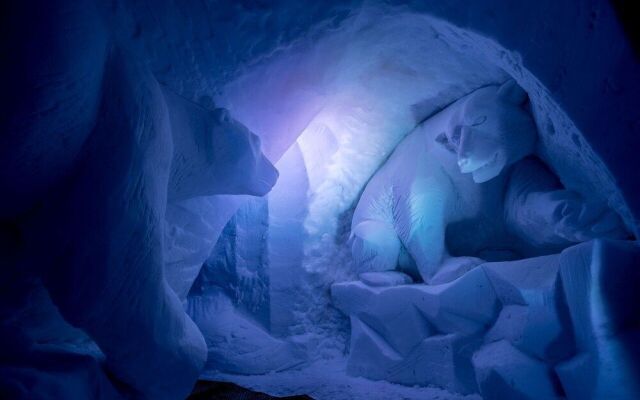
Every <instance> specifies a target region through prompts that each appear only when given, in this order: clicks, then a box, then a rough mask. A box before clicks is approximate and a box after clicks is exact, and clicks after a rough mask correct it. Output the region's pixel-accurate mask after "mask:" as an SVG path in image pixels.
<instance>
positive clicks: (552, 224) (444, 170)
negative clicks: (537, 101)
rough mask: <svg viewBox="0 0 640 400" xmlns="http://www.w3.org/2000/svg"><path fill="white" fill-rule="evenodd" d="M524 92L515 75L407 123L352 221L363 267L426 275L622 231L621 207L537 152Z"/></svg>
mask: <svg viewBox="0 0 640 400" xmlns="http://www.w3.org/2000/svg"><path fill="white" fill-rule="evenodd" d="M526 102H527V94H526V92H525V91H524V90H523V89H522V88H520V87H519V86H518V85H517V84H516V83H515V82H514V81H513V80H510V81H507V82H506V83H504V84H503V85H501V86H487V87H483V88H481V89H478V90H476V91H475V92H473V93H471V94H469V95H467V96H465V97H463V98H461V99H459V100H458V101H456V102H455V103H453V104H451V105H450V106H448V107H447V108H446V109H444V110H443V111H441V112H439V113H438V114H436V115H435V116H433V117H431V118H429V119H428V120H426V121H425V122H423V123H422V124H420V125H419V126H418V127H417V128H416V129H415V130H414V131H413V132H411V133H410V134H409V135H408V136H407V137H406V138H405V139H404V140H403V141H402V142H401V143H400V144H399V145H398V147H397V148H396V149H395V151H394V152H393V154H392V155H391V156H390V158H389V159H388V160H387V161H386V162H385V164H384V165H383V166H382V167H381V168H380V169H379V170H378V172H376V174H375V175H374V176H373V177H372V178H371V180H370V181H369V183H368V184H367V186H366V188H365V190H364V192H363V193H362V196H361V198H360V200H359V202H358V204H357V206H356V209H355V212H354V216H353V221H352V253H353V256H354V259H355V262H356V264H358V265H359V268H360V270H361V271H388V270H394V269H396V268H398V269H400V270H404V271H406V272H408V273H409V274H410V275H413V276H414V277H417V275H418V273H419V275H420V276H421V278H422V279H423V280H424V281H425V282H427V283H432V284H437V283H444V282H447V281H450V280H452V279H455V278H457V277H458V276H460V275H462V274H463V273H464V272H466V271H468V270H469V269H471V268H473V267H474V266H476V265H478V264H479V263H480V262H482V261H483V260H488V261H497V260H507V259H515V258H520V257H530V256H535V255H542V254H548V253H552V252H557V251H559V250H560V249H562V248H564V247H567V246H569V245H570V244H571V243H576V242H580V241H584V240H587V239H590V238H594V237H621V236H624V230H623V228H622V224H621V221H620V219H619V218H618V216H617V215H615V214H614V213H613V212H611V211H609V210H608V209H606V208H605V207H603V206H602V205H598V204H591V203H589V202H587V201H585V200H584V199H582V198H581V197H580V196H579V195H578V194H576V193H574V192H571V191H568V190H564V189H563V187H562V185H561V184H560V182H559V180H558V179H557V177H556V176H555V175H554V174H553V173H551V172H550V171H549V169H548V168H547V167H546V166H545V165H544V164H543V163H542V162H541V161H540V160H539V159H537V158H536V157H534V156H533V154H534V152H535V145H536V138H537V133H536V128H535V124H534V121H533V119H532V117H531V115H530V114H529V113H528V112H527V110H526V109H525V105H526Z"/></svg>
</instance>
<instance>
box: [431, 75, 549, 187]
mask: <svg viewBox="0 0 640 400" xmlns="http://www.w3.org/2000/svg"><path fill="white" fill-rule="evenodd" d="M526 102H527V93H526V92H525V91H524V90H523V89H522V88H521V87H520V86H518V84H517V83H516V82H515V81H514V80H509V81H507V82H506V83H504V84H502V85H501V86H487V87H483V88H481V89H478V90H476V91H475V92H473V93H471V94H469V95H467V96H465V97H463V98H462V99H460V100H458V101H457V102H456V103H454V104H453V105H452V106H451V107H454V108H455V110H454V112H453V113H451V115H452V117H451V118H450V120H449V124H448V127H447V129H446V130H445V132H442V133H441V134H439V135H438V136H437V137H436V142H438V143H440V144H441V145H443V146H445V148H447V150H449V151H450V152H452V153H455V154H456V156H457V162H458V167H459V169H460V172H461V173H463V174H469V173H470V174H471V175H472V176H473V180H474V182H476V183H482V182H486V181H489V180H491V179H493V178H495V177H496V176H498V175H500V173H501V172H502V171H503V170H504V169H505V168H506V167H508V166H510V165H512V164H514V163H515V162H517V161H519V160H521V159H522V158H524V157H526V156H527V155H530V154H532V153H533V152H534V150H535V142H536V138H537V134H536V127H535V123H534V121H533V118H532V117H531V115H530V113H529V112H528V111H527V110H526V109H525V108H524V105H525V103H526Z"/></svg>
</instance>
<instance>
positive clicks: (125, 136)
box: [28, 46, 277, 399]
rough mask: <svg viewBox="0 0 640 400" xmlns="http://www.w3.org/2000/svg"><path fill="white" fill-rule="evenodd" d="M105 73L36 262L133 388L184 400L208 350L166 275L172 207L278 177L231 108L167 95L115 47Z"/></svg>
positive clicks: (36, 227)
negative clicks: (92, 117) (90, 120)
mask: <svg viewBox="0 0 640 400" xmlns="http://www.w3.org/2000/svg"><path fill="white" fill-rule="evenodd" d="M104 71H105V72H104V76H103V80H102V90H101V95H100V101H99V107H98V111H97V117H96V120H95V124H94V128H93V129H92V130H91V132H89V134H88V135H87V137H88V138H87V141H86V143H85V144H84V146H83V148H82V151H81V152H80V154H79V156H78V159H77V162H76V165H75V167H74V169H73V172H72V174H71V175H70V176H69V178H68V179H66V180H65V181H64V182H63V183H62V184H60V185H59V186H58V187H56V188H55V190H53V191H52V192H51V195H50V196H49V197H48V199H47V201H46V202H45V203H44V205H43V207H42V210H41V211H40V212H39V213H38V214H36V215H34V216H33V217H32V218H31V221H29V223H28V225H29V227H28V232H29V234H30V235H32V236H31V237H30V238H29V239H30V240H32V241H33V243H34V247H37V248H39V249H40V251H41V253H42V255H43V256H44V257H46V259H44V260H38V261H41V262H35V261H34V260H30V261H31V262H30V264H37V265H46V267H44V268H43V269H42V272H41V273H42V275H43V281H44V283H45V286H46V288H47V290H48V292H49V293H50V294H51V298H52V300H53V302H54V303H55V305H56V306H57V308H58V309H59V310H60V313H61V314H62V316H63V317H64V318H65V320H67V321H68V322H70V323H71V324H73V325H74V326H76V327H78V328H81V329H83V330H84V331H85V332H86V333H87V334H88V335H89V336H90V337H91V339H93V340H94V341H95V342H96V343H97V344H98V345H99V347H100V349H101V350H102V352H103V353H104V354H105V356H106V366H107V368H108V370H109V373H110V375H111V376H114V377H116V378H117V379H118V380H119V381H120V382H122V383H124V384H126V385H127V386H128V388H127V389H126V390H133V391H136V392H139V393H141V394H142V395H143V396H144V397H145V398H156V399H165V398H166V399H174V398H184V397H185V396H187V395H188V393H189V392H190V391H191V389H192V387H193V384H194V382H195V380H196V379H197V377H198V375H199V374H200V372H201V369H202V368H203V366H204V363H205V360H206V355H207V353H206V344H205V342H204V339H203V337H202V334H201V333H200V331H199V330H198V328H197V327H196V326H195V324H194V323H193V321H192V320H191V319H189V317H188V316H187V315H186V313H185V311H184V309H183V306H182V303H181V302H180V301H179V299H178V298H177V296H176V294H175V293H174V292H173V291H172V290H171V288H170V287H169V285H168V283H167V281H166V278H165V276H164V273H163V268H164V260H163V255H164V249H163V236H164V234H165V232H164V225H165V223H164V218H165V210H166V205H167V201H168V199H171V198H172V197H173V198H189V197H194V196H199V195H207V194H211V193H221V194H234V193H247V194H264V193H266V192H268V191H269V190H270V189H271V186H272V185H273V184H274V183H275V179H276V178H277V172H276V170H275V168H274V167H273V166H272V165H271V163H269V161H268V160H267V159H266V158H265V157H264V155H263V154H262V152H261V150H260V141H259V140H257V137H256V136H255V135H254V134H253V133H251V132H250V131H249V130H247V129H246V128H244V127H243V126H242V125H241V124H239V123H238V122H236V121H234V120H233V119H232V118H230V117H229V116H228V114H227V113H226V111H224V110H220V109H217V110H206V109H204V108H202V107H200V106H197V105H195V104H193V103H190V102H188V101H187V100H185V99H182V98H179V97H178V96H175V95H173V94H170V93H168V92H167V91H166V89H164V88H162V87H161V86H160V85H159V84H158V82H157V81H156V80H155V78H154V77H153V75H152V74H151V73H150V72H149V71H148V70H147V69H146V68H145V67H144V65H141V63H138V62H136V60H135V57H133V56H131V55H130V54H128V53H127V52H126V51H125V50H122V49H120V48H118V47H117V46H114V48H113V49H112V50H111V51H110V52H109V54H108V56H107V59H106V61H105V65H104ZM34 257H42V256H39V255H36V256H34ZM123 388H124V386H123ZM126 390H125V391H126Z"/></svg>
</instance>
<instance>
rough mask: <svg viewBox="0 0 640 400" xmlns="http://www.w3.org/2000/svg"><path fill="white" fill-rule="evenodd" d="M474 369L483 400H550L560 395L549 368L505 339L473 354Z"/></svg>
mask: <svg viewBox="0 0 640 400" xmlns="http://www.w3.org/2000/svg"><path fill="white" fill-rule="evenodd" d="M473 367H474V368H475V371H476V379H477V382H478V386H479V387H480V392H481V393H482V398H483V399H487V400H494V399H495V400H498V399H531V400H534V399H540V400H552V399H558V398H560V397H561V395H562V392H560V391H559V388H557V387H556V385H555V384H554V380H553V376H552V374H551V368H550V367H549V366H548V365H546V364H545V363H543V362H541V361H540V360H536V359H535V358H532V357H529V356H527V355H526V354H524V353H522V352H520V351H518V349H516V348H515V347H513V346H512V345H511V344H510V343H509V342H507V341H504V340H502V341H498V342H494V343H491V344H489V345H486V346H484V347H483V348H482V349H480V350H479V351H478V352H476V353H475V354H474V355H473Z"/></svg>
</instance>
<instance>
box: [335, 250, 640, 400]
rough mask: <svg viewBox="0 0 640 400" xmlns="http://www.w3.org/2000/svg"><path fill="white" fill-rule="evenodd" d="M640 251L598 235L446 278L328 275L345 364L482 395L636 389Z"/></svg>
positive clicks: (382, 376)
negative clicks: (344, 329) (391, 281)
mask: <svg viewBox="0 0 640 400" xmlns="http://www.w3.org/2000/svg"><path fill="white" fill-rule="evenodd" d="M639 257H640V248H639V247H638V245H637V243H634V242H624V241H605V240H595V241H591V242H588V243H583V244H580V245H576V246H573V247H570V248H568V249H566V250H564V251H563V252H562V253H560V254H557V255H551V256H543V257H537V258H530V259H525V260H519V261H506V262H499V263H485V264H482V265H481V266H479V267H477V268H476V269H474V270H472V271H470V272H468V273H466V274H465V275H463V276H462V277H460V278H459V279H457V280H455V281H453V282H451V283H448V284H443V285H435V286H427V285H419V284H413V285H399V286H395V287H382V288H381V287H373V286H368V285H366V284H364V283H363V282H360V281H355V282H345V283H336V284H334V285H333V286H332V290H331V293H332V298H333V302H334V304H335V306H336V307H338V308H339V309H340V310H342V311H343V312H344V313H345V314H347V315H349V317H350V320H351V345H350V348H349V359H348V363H347V373H349V374H350V375H353V376H363V377H367V378H371V379H376V380H387V381H391V382H397V383H402V384H405V385H421V386H426V385H435V386H438V387H442V388H446V389H448V390H450V391H453V392H458V393H476V392H479V393H480V394H481V395H482V397H483V398H485V399H505V398H526V399H532V400H533V399H554V398H558V397H561V396H563V395H564V396H568V398H570V399H574V398H575V399H587V398H589V399H598V398H605V397H606V398H616V399H631V398H636V397H637V396H638V394H639V393H640V392H639V387H638V384H637V379H636V374H637V367H638V365H639V363H640V353H639V352H638V345H637V343H638V342H637V340H638V338H639V335H640V328H639V327H638V317H637V314H636V313H635V310H637V306H638V304H640V298H639V297H638V294H637V292H636V291H635V289H634V288H635V287H636V285H637V284H638V279H639V274H638V272H637V271H636V270H637V265H638V260H639ZM623 280H624V283H623V282H622V281H623ZM496 317H497V318H496ZM476 385H477V386H476Z"/></svg>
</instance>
